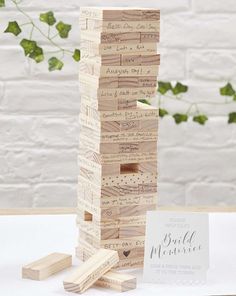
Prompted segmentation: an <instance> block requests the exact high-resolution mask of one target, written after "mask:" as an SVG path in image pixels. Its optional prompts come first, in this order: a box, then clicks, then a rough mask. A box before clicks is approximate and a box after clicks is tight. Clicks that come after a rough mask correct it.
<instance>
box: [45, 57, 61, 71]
mask: <svg viewBox="0 0 236 296" xmlns="http://www.w3.org/2000/svg"><path fill="white" fill-rule="evenodd" d="M48 65H49V68H48V69H49V71H50V72H51V71H55V70H61V69H62V67H63V66H64V64H63V62H62V61H60V60H59V59H58V58H56V57H52V58H50V59H49V60H48Z"/></svg>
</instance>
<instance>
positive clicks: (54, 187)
mask: <svg viewBox="0 0 236 296" xmlns="http://www.w3.org/2000/svg"><path fill="white" fill-rule="evenodd" d="M76 200H77V196H76V185H75V184H61V183H57V184H38V185H36V186H35V188H34V204H33V206H34V207H76Z"/></svg>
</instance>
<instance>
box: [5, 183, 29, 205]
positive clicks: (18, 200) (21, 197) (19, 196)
mask: <svg viewBox="0 0 236 296" xmlns="http://www.w3.org/2000/svg"><path fill="white" fill-rule="evenodd" d="M0 196H1V198H0V208H12V207H15V208H30V207H32V201H33V199H32V198H33V191H32V188H31V187H30V186H29V185H20V184H18V185H12V184H11V185H2V184H1V185H0Z"/></svg>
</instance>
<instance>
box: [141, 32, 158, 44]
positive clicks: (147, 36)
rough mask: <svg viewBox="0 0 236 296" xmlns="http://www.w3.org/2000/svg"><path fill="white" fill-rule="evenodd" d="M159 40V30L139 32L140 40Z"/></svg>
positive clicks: (143, 41) (142, 41)
mask: <svg viewBox="0 0 236 296" xmlns="http://www.w3.org/2000/svg"><path fill="white" fill-rule="evenodd" d="M159 41H160V33H159V32H153V33H150V32H142V33H140V42H141V43H145V42H159Z"/></svg>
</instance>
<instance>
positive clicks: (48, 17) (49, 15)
mask: <svg viewBox="0 0 236 296" xmlns="http://www.w3.org/2000/svg"><path fill="white" fill-rule="evenodd" d="M39 19H40V21H41V22H43V23H46V24H48V25H49V26H53V25H54V24H55V23H56V21H57V20H56V19H55V17H54V14H53V12H52V11H48V12H46V13H41V14H40V16H39Z"/></svg>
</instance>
